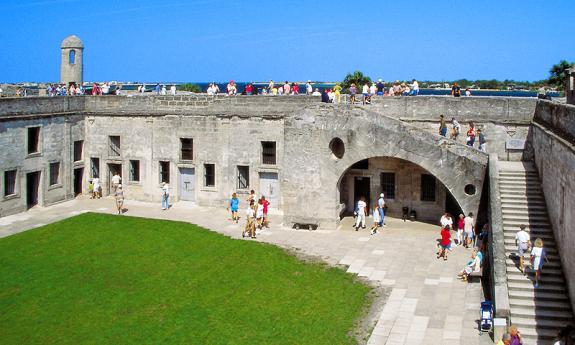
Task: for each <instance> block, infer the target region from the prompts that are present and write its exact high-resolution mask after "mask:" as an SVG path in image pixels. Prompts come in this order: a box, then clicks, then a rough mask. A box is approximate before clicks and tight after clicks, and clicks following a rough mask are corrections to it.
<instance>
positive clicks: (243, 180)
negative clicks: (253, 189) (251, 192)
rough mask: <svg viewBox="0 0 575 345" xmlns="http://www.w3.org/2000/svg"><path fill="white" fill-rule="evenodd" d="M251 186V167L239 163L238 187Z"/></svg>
mask: <svg viewBox="0 0 575 345" xmlns="http://www.w3.org/2000/svg"><path fill="white" fill-rule="evenodd" d="M248 188H250V167H249V166H247V165H238V189H248Z"/></svg>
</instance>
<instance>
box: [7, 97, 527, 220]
mask: <svg viewBox="0 0 575 345" xmlns="http://www.w3.org/2000/svg"><path fill="white" fill-rule="evenodd" d="M534 102H535V101H534V100H509V99H505V98H502V99H499V98H483V97H481V98H479V97H477V98H469V99H461V100H454V99H452V98H449V97H423V96H418V97H406V98H394V97H388V98H381V99H377V100H375V101H374V104H372V105H371V106H368V107H360V106H350V105H345V104H339V105H338V104H323V103H321V102H320V101H319V97H307V96H277V97H275V96H267V97H265V96H238V97H226V96H217V97H208V96H206V95H178V96H136V97H118V96H100V97H92V96H86V97H55V98H38V97H36V98H22V99H13V98H5V99H1V100H0V121H2V123H3V125H4V126H6V128H8V127H10V128H12V127H13V130H12V131H10V134H5V133H8V131H4V132H2V133H1V135H2V137H1V140H4V141H6V142H14V143H17V142H22V143H23V142H25V140H26V138H25V136H24V134H23V133H24V128H25V127H26V126H28V125H30V124H33V123H35V122H33V121H39V122H46V123H58V126H56V127H54V130H52V129H50V130H48V129H46V130H45V131H43V133H44V132H45V135H44V136H43V140H45V139H47V138H51V139H49V142H50V143H52V141H53V142H54V144H53V145H54V151H59V154H60V157H62V158H61V160H62V173H63V174H68V175H67V176H66V177H64V175H63V181H64V183H63V186H62V190H63V191H65V192H62V194H61V195H58V197H52V196H50V197H48V198H46V197H44V196H47V195H50V193H48V189H47V187H45V188H44V189H43V190H44V191H45V192H43V193H44V194H43V200H45V202H44V203H45V204H48V203H51V202H54V201H55V200H56V199H66V198H71V197H72V195H73V193H72V192H71V191H72V190H73V188H72V186H68V184H71V183H72V181H73V178H72V171H73V169H74V168H79V167H84V168H85V169H84V171H83V174H84V175H83V180H84V183H83V186H82V188H83V190H84V191H87V181H88V179H89V178H91V177H92V166H91V158H97V159H98V162H99V169H100V179H101V181H102V182H103V189H104V194H106V193H107V191H108V185H109V181H108V180H109V177H110V176H109V171H108V170H109V169H108V168H109V167H110V166H109V165H110V164H121V169H122V170H121V172H122V177H123V183H124V184H125V185H126V186H127V188H126V191H125V193H126V196H127V197H128V198H133V199H138V200H155V201H157V200H159V198H160V191H159V186H160V169H159V164H160V163H159V162H160V161H165V162H169V167H170V168H169V170H170V185H171V188H172V194H171V195H172V199H173V200H179V197H180V195H179V193H180V188H179V187H180V183H181V181H180V176H179V173H180V171H181V169H186V168H188V169H189V168H193V169H194V173H195V178H196V182H195V192H194V193H195V196H196V197H195V201H196V202H197V203H199V204H202V205H212V206H216V205H223V204H225V203H226V201H227V200H228V198H229V195H230V194H231V192H233V191H234V190H237V173H238V171H237V166H238V165H242V166H248V167H249V174H250V186H249V189H251V188H253V189H256V190H258V189H260V185H259V183H260V177H261V176H262V175H263V174H275V176H277V179H278V187H277V188H278V189H279V191H278V190H276V192H277V193H279V197H278V201H277V202H276V203H275V204H274V206H275V207H277V208H279V209H280V211H282V212H283V213H284V214H285V215H286V220H287V221H288V222H291V221H293V222H295V221H297V220H298V219H303V220H305V219H312V220H314V222H318V223H320V224H322V225H326V226H329V225H333V224H334V223H335V222H336V221H337V219H338V216H339V212H340V211H341V207H342V206H341V205H340V200H341V196H340V189H339V186H340V182H341V179H342V177H343V176H344V175H345V173H346V172H347V171H348V169H349V168H350V167H351V165H353V163H355V162H357V161H359V160H363V159H368V158H373V157H396V158H401V159H404V160H406V161H409V162H412V163H414V164H416V165H417V166H419V167H420V168H421V169H424V170H425V171H428V172H429V173H431V174H433V175H434V176H435V177H436V178H437V179H438V181H439V183H440V184H441V185H443V186H445V188H446V189H447V190H448V191H449V192H450V193H451V194H452V195H453V196H454V197H455V199H456V200H457V202H458V203H459V204H460V206H461V208H462V209H463V210H464V211H465V212H469V211H476V210H477V207H478V205H479V198H480V193H481V190H482V188H481V186H482V183H483V177H484V174H485V164H486V161H487V159H486V155H485V154H483V153H481V152H479V151H477V150H476V149H470V148H467V147H464V146H462V145H457V144H455V143H454V142H453V141H451V140H447V139H445V138H441V137H440V136H438V135H437V134H436V130H431V129H432V127H430V130H429V132H428V131H427V130H423V131H422V128H421V126H417V124H418V122H413V123H412V124H415V126H413V125H410V124H408V123H407V120H410V121H412V120H413V121H415V120H417V121H420V122H419V123H429V124H430V125H431V126H432V125H433V122H431V121H433V120H434V119H435V120H437V115H438V113H440V111H441V113H444V114H445V115H446V117H447V118H449V117H450V116H451V114H458V116H461V119H463V121H465V119H467V118H469V119H474V115H473V114H477V115H476V116H477V119H482V120H486V121H493V123H495V122H496V121H516V122H520V121H526V119H529V118H530V117H529V116H530V112H531V113H532V110H531V106H534V104H535V103H534ZM72 118H73V119H76V118H78V119H77V120H74V121H72V122H70V121H71V120H70V119H72ZM502 118H503V120H502ZM84 119H85V120H84ZM50 128H52V127H50ZM430 132H431V133H430ZM70 133H72V134H70ZM517 133H519V134H518V135H520V136H522V135H523V132H520V131H518V132H517ZM110 136H120V137H121V154H120V156H111V155H110V152H109V151H110V147H109V146H110ZM335 137H339V138H340V139H342V141H343V142H344V145H345V147H346V149H345V150H346V152H345V154H344V156H343V157H342V158H340V159H334V157H333V154H332V152H330V149H329V143H330V141H331V140H332V139H333V138H335ZM525 137H526V136H525ZM79 138H85V145H84V158H83V159H82V160H81V161H79V162H75V163H72V162H71V158H69V156H70V155H71V154H72V153H71V151H72V149H71V146H72V144H73V142H74V141H75V140H80V139H79ZM180 138H193V141H194V145H193V146H194V158H193V159H192V160H182V159H181V153H180ZM488 139H489V135H488ZM262 141H273V142H275V143H276V159H277V163H276V164H273V165H269V164H263V162H262V146H261V142H262ZM50 145H52V144H50ZM9 151H11V150H9ZM10 154H11V153H10ZM54 155H55V153H54ZM66 155H67V156H66ZM43 157H46V158H48V151H46V152H45V153H43ZM66 157H68V158H66ZM54 159H55V158H54V157H52V156H50V158H49V159H46V160H43V161H41V160H35V161H34V160H26V157H22V155H12V156H11V158H5V159H3V160H2V170H6V169H8V168H7V167H9V166H16V165H18V166H23V164H30V166H31V168H26V169H32V168H33V169H46V166H47V164H49V161H51V160H54ZM130 161H139V170H140V180H139V181H130V170H131V167H130ZM24 162H26V163H24ZM204 164H215V167H216V185H215V186H214V187H207V188H204V186H203V184H202V183H203V179H204V178H205V176H204V172H205V171H204V167H205V166H204ZM66 171H67V173H66ZM45 175H46V174H45V173H44V174H43V175H42V176H45ZM468 184H472V185H473V186H475V188H476V191H477V192H476V194H474V195H467V194H466V193H465V192H464V191H463V188H464V187H465V186H466V185H468ZM238 192H240V193H247V189H246V190H239V191H238ZM376 192H377V191H375V190H374V191H372V195H373V196H374V197H375V196H376ZM55 193H56V192H54V193H52V194H55ZM62 195H63V196H62ZM414 198H417V195H414ZM16 204H18V205H19V206H16ZM24 204H25V203H24ZM24 204H22V203H21V202H20V203H19V202H17V201H13V200H3V201H2V207H3V209H4V210H5V211H6V210H10V211H9V212H10V213H14V212H18V211H21V210H23V209H24V208H25V207H23V206H22V205H24ZM311 204H313V205H314V207H309V205H311ZM421 208H422V209H425V207H423V206H421ZM422 215H423V214H422ZM433 217H435V216H433Z"/></svg>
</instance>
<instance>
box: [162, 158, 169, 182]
mask: <svg viewBox="0 0 575 345" xmlns="http://www.w3.org/2000/svg"><path fill="white" fill-rule="evenodd" d="M160 182H166V183H170V162H169V161H160Z"/></svg>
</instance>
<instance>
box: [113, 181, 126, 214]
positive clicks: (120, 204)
mask: <svg viewBox="0 0 575 345" xmlns="http://www.w3.org/2000/svg"><path fill="white" fill-rule="evenodd" d="M114 197H115V198H116V209H118V214H122V211H123V209H124V190H123V189H122V185H121V184H119V185H118V187H116V191H115V192H114Z"/></svg>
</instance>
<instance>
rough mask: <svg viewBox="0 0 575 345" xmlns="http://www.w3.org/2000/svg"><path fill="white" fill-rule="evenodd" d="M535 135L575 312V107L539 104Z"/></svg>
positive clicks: (539, 160)
mask: <svg viewBox="0 0 575 345" xmlns="http://www.w3.org/2000/svg"><path fill="white" fill-rule="evenodd" d="M532 131H533V133H532V140H531V141H532V144H533V151H534V155H535V165H536V166H537V169H538V170H539V176H541V185H542V188H543V192H544V194H545V202H546V204H547V211H548V214H549V220H550V221H551V224H552V225H553V233H554V235H555V240H556V243H557V247H558V250H559V255H560V256H561V263H562V265H563V268H564V271H565V280H566V282H567V286H568V288H569V296H570V298H571V305H572V307H573V309H575V303H574V302H575V256H574V255H573V248H575V198H574V197H573V195H575V141H574V138H575V106H573V105H565V104H556V103H552V102H547V101H540V102H538V104H537V110H536V112H535V118H534V120H533V128H532Z"/></svg>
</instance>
